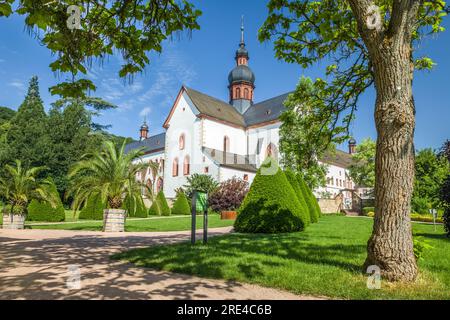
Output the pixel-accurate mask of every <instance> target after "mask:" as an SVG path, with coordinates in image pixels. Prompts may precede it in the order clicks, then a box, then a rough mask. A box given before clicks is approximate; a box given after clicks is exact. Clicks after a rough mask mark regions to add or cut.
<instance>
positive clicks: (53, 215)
mask: <svg viewBox="0 0 450 320" xmlns="http://www.w3.org/2000/svg"><path fill="white" fill-rule="evenodd" d="M51 188H52V192H53V193H55V194H57V195H58V204H57V205H56V208H53V207H52V206H51V205H50V203H48V202H45V201H42V202H41V201H38V200H32V201H31V202H30V204H29V205H28V210H27V211H28V214H27V220H28V221H45V222H61V221H64V220H65V219H66V213H65V211H64V206H63V204H62V201H61V199H60V198H59V193H58V190H57V189H56V186H55V185H53V186H52V187H51Z"/></svg>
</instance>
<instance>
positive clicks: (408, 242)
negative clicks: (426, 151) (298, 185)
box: [365, 42, 417, 281]
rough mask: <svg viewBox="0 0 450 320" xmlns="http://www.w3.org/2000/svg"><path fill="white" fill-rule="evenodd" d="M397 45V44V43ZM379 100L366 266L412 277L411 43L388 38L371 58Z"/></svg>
mask: <svg viewBox="0 0 450 320" xmlns="http://www.w3.org/2000/svg"><path fill="white" fill-rule="evenodd" d="M397 44H398V43H397ZM372 58H373V59H372V62H373V65H374V74H375V86H376V91H377V101H376V108H375V121H376V127H377V132H378V140H377V152H376V169H375V172H376V182H375V221H374V227H373V233H372V236H371V238H370V240H369V242H368V256H367V260H366V262H365V267H366V268H367V267H368V266H370V265H376V266H378V267H379V268H380V269H381V276H382V278H384V279H387V280H389V281H414V280H415V279H416V277H417V264H416V260H415V257H414V251H413V241H412V230H411V218H410V211H411V196H412V192H413V183H414V174H415V172H414V143H413V139H414V128H415V108H414V99H413V94H412V79H413V70H414V68H413V64H412V60H411V47H410V45H409V43H408V42H406V43H405V44H404V45H391V44H389V43H387V42H385V43H384V44H383V47H382V48H380V49H379V51H378V50H377V54H375V55H374V56H373V57H372Z"/></svg>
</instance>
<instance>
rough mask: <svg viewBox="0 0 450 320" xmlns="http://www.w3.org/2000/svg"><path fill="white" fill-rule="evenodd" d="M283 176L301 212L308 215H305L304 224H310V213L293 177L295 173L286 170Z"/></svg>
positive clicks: (298, 185)
mask: <svg viewBox="0 0 450 320" xmlns="http://www.w3.org/2000/svg"><path fill="white" fill-rule="evenodd" d="M284 174H285V175H286V178H287V179H288V181H289V183H290V184H291V187H292V189H294V192H295V195H296V196H297V199H298V201H299V202H300V205H301V207H302V210H303V211H304V212H307V213H308V214H306V215H305V220H306V224H310V223H311V222H312V221H311V213H310V210H309V208H308V204H307V203H306V200H305V196H304V195H303V192H302V189H301V187H300V183H299V182H298V180H297V178H296V176H295V173H294V172H293V171H292V170H290V169H287V170H285V171H284Z"/></svg>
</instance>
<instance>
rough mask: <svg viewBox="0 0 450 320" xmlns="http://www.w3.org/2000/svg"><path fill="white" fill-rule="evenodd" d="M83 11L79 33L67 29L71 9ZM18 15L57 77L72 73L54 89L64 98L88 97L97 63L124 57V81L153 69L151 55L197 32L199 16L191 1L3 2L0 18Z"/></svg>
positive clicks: (92, 87) (0, 8)
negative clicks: (49, 59)
mask: <svg viewBox="0 0 450 320" xmlns="http://www.w3.org/2000/svg"><path fill="white" fill-rule="evenodd" d="M71 5H74V6H77V7H78V8H79V9H80V14H81V15H80V16H81V19H80V21H79V22H80V25H81V28H80V29H74V30H72V29H69V27H68V22H69V21H73V20H70V19H73V16H72V15H71V13H70V11H69V13H68V9H69V6H71ZM13 13H16V14H19V15H22V16H24V17H25V25H26V27H27V29H28V31H29V32H30V34H32V35H33V36H34V37H35V38H36V39H37V40H38V41H39V43H40V44H41V45H43V46H45V47H47V48H48V49H49V50H50V51H51V52H52V54H54V55H55V57H56V58H55V61H53V62H52V63H51V64H50V68H51V70H52V71H54V72H56V73H62V74H65V73H69V74H70V75H71V80H70V81H66V82H62V83H60V84H58V85H56V86H54V87H52V88H50V92H51V93H52V94H58V95H61V96H62V97H85V95H86V92H87V91H88V90H90V91H95V89H96V86H95V84H94V83H93V82H92V81H91V80H88V79H86V78H82V76H83V75H86V74H87V71H88V69H89V67H90V66H91V65H92V62H93V61H94V60H98V61H100V62H101V61H103V60H104V59H105V58H107V57H108V56H111V55H114V54H120V55H121V57H122V58H123V64H122V66H121V69H120V71H119V76H120V77H122V78H126V77H127V78H128V79H131V78H132V77H133V76H134V75H135V74H136V73H138V72H142V71H143V70H144V68H145V66H146V65H148V64H149V63H150V59H149V57H148V54H149V53H151V52H157V53H160V52H161V51H162V42H163V41H164V40H166V39H170V38H172V37H173V36H174V35H177V34H179V32H181V31H183V30H188V31H189V32H190V31H192V30H196V29H199V25H198V23H197V18H198V17H199V16H200V14H201V12H200V11H199V10H197V9H195V8H194V6H193V5H192V4H191V3H190V2H188V1H187V0H179V1H177V0H132V1H128V0H113V1H106V0H105V1H98V0H88V1H86V0H75V1H64V0H59V1H53V0H38V1H37V0H20V1H15V0H4V1H1V2H0V17H2V16H6V17H8V16H10V15H11V14H13Z"/></svg>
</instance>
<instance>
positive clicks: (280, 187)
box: [234, 158, 308, 233]
mask: <svg viewBox="0 0 450 320" xmlns="http://www.w3.org/2000/svg"><path fill="white" fill-rule="evenodd" d="M307 214H308V213H307V212H305V209H303V208H302V205H301V204H300V202H299V200H298V198H297V196H296V195H295V191H294V189H293V188H292V186H291V184H290V183H289V181H288V179H287V178H286V175H285V174H284V172H283V171H282V170H281V169H280V168H279V167H278V165H277V164H276V161H275V160H273V159H272V158H268V159H266V161H265V162H264V163H263V165H262V166H261V168H260V169H259V170H258V172H257V174H256V177H255V179H254V180H253V183H252V185H251V187H250V191H249V193H248V194H247V196H246V197H245V199H244V201H243V203H242V205H241V207H240V208H239V214H238V217H237V219H236V222H235V224H234V228H235V230H236V231H237V232H245V233H282V232H295V231H301V230H303V229H304V228H305V227H306V225H307V218H306V215H307Z"/></svg>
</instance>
